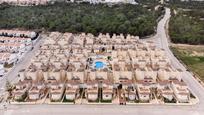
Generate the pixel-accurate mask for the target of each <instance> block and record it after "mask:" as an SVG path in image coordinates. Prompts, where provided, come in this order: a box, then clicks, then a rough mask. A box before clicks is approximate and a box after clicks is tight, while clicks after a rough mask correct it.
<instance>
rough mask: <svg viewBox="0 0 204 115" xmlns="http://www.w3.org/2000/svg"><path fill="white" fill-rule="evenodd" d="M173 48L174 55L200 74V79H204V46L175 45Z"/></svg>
mask: <svg viewBox="0 0 204 115" xmlns="http://www.w3.org/2000/svg"><path fill="white" fill-rule="evenodd" d="M171 49H172V51H173V53H174V55H176V57H177V58H179V59H180V60H182V61H183V63H185V64H186V65H187V67H188V68H189V70H191V71H193V72H194V73H196V74H197V75H199V77H200V79H201V80H202V81H204V55H203V53H204V51H203V49H204V47H194V48H192V47H191V48H190V47H178V46H173V47H172V48H171ZM195 52H196V53H195ZM196 54H197V55H196Z"/></svg>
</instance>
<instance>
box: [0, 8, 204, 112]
mask: <svg viewBox="0 0 204 115" xmlns="http://www.w3.org/2000/svg"><path fill="white" fill-rule="evenodd" d="M169 18H170V10H169V8H166V13H165V16H164V18H163V19H162V20H161V21H160V22H159V23H158V28H157V34H156V36H155V40H156V41H155V43H156V44H157V46H158V47H160V48H163V49H164V50H165V51H166V54H167V56H168V57H169V58H170V59H171V60H172V64H173V66H174V67H176V68H180V69H182V70H183V71H184V72H183V73H184V74H183V75H184V76H185V77H183V79H184V81H185V82H186V83H187V84H188V86H189V87H190V89H191V90H192V91H193V93H194V94H195V95H196V96H197V97H198V98H199V100H200V102H199V103H198V104H196V105H193V106H167V105H135V106H131V105H126V106H119V105H105V106H103V105H44V104H42V105H10V106H9V109H8V110H7V111H0V115H28V114H29V115H37V114H42V115H68V114H69V115H81V114H83V115H98V114H100V115H114V114H115V115H116V114H117V115H124V114H126V115H150V114H151V115H164V114H165V115H172V114H176V115H204V109H203V108H204V102H203V100H204V88H203V87H202V86H201V85H200V84H199V83H198V82H197V81H196V80H195V79H194V78H193V76H192V75H191V74H190V73H189V72H187V71H186V70H185V67H184V66H183V65H182V64H181V63H180V62H179V61H178V60H177V59H176V58H175V57H174V55H173V54H172V52H171V51H170V49H169V47H168V45H169V43H168V39H167V36H166V33H165V28H164V27H165V23H166V22H168V20H169Z"/></svg>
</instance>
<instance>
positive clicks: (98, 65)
mask: <svg viewBox="0 0 204 115" xmlns="http://www.w3.org/2000/svg"><path fill="white" fill-rule="evenodd" d="M104 66H105V64H104V63H103V62H101V61H97V62H95V68H96V69H101V68H103V67H104Z"/></svg>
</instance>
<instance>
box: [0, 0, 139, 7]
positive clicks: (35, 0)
mask: <svg viewBox="0 0 204 115" xmlns="http://www.w3.org/2000/svg"><path fill="white" fill-rule="evenodd" d="M54 2H68V3H69V2H71V3H73V2H77V3H81V2H88V3H91V4H99V3H109V4H118V3H128V4H137V3H136V2H135V1H134V0H0V4H2V3H8V4H10V5H20V6H33V5H47V4H49V3H50V4H52V3H54Z"/></svg>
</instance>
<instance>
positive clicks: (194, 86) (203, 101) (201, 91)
mask: <svg viewBox="0 0 204 115" xmlns="http://www.w3.org/2000/svg"><path fill="white" fill-rule="evenodd" d="M169 18H170V9H169V8H166V14H165V16H164V18H163V19H162V20H161V21H160V22H159V23H158V28H157V35H156V36H155V37H156V44H157V46H158V47H160V48H163V49H164V50H165V51H166V54H167V56H168V57H169V58H170V59H171V63H172V65H173V66H174V67H175V68H178V69H181V70H182V71H183V80H184V81H185V82H186V83H187V85H188V86H189V88H190V89H191V91H192V92H193V93H194V94H195V95H196V96H197V97H198V98H199V101H200V102H199V104H198V105H196V106H197V107H200V108H204V88H203V87H202V85H201V84H200V83H199V82H198V81H197V80H196V79H195V78H194V77H193V75H192V74H191V73H190V72H188V71H186V68H185V67H184V66H183V65H182V64H181V63H180V62H179V61H178V59H177V58H176V57H175V56H174V55H173V53H172V52H171V50H170V49H169V40H168V38H167V35H166V32H165V29H164V28H165V23H166V22H168V20H169Z"/></svg>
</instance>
